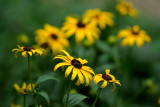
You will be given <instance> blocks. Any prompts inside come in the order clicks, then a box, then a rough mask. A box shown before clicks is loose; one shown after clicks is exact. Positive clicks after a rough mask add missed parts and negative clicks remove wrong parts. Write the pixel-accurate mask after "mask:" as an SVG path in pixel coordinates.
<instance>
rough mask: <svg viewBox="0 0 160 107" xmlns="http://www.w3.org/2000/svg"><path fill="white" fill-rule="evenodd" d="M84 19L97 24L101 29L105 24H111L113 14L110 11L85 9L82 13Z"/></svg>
mask: <svg viewBox="0 0 160 107" xmlns="http://www.w3.org/2000/svg"><path fill="white" fill-rule="evenodd" d="M83 17H84V21H85V22H91V23H94V24H95V25H99V27H100V28H101V29H105V27H106V25H108V26H113V24H114V22H113V14H112V13H110V12H103V11H100V10H99V9H92V10H87V11H86V12H85V14H84V16H83Z"/></svg>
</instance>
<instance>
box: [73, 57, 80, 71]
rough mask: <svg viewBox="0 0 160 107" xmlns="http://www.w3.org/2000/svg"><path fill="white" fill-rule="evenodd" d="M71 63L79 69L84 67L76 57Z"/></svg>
mask: <svg viewBox="0 0 160 107" xmlns="http://www.w3.org/2000/svg"><path fill="white" fill-rule="evenodd" d="M71 64H72V65H73V66H74V67H76V68H78V69H80V68H81V67H82V64H81V62H79V61H78V60H76V59H73V60H72V61H71Z"/></svg>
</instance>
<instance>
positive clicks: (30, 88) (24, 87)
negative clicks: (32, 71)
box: [13, 82, 35, 94]
mask: <svg viewBox="0 0 160 107" xmlns="http://www.w3.org/2000/svg"><path fill="white" fill-rule="evenodd" d="M13 87H14V88H15V89H16V91H17V92H18V93H20V94H28V93H32V91H33V89H34V88H35V85H34V84H32V86H31V84H28V86H27V85H26V83H25V82H23V84H22V88H20V87H19V86H18V84H17V83H15V84H14V85H13Z"/></svg>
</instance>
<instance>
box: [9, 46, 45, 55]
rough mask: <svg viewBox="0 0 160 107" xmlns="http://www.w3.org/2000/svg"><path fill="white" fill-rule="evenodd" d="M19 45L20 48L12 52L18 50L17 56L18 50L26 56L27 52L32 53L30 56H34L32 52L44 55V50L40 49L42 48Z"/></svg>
mask: <svg viewBox="0 0 160 107" xmlns="http://www.w3.org/2000/svg"><path fill="white" fill-rule="evenodd" d="M17 47H18V48H16V49H13V50H12V52H13V51H16V52H15V56H16V57H17V53H18V52H22V56H23V57H26V56H27V54H28V55H30V56H32V54H39V55H42V53H43V52H42V50H40V49H34V48H33V47H28V46H26V47H21V46H19V45H17Z"/></svg>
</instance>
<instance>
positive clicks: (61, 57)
mask: <svg viewBox="0 0 160 107" xmlns="http://www.w3.org/2000/svg"><path fill="white" fill-rule="evenodd" d="M57 58H59V59H62V60H64V61H66V62H68V61H69V59H68V58H67V57H66V56H63V55H57V56H55V57H54V58H53V60H54V59H57Z"/></svg>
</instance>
